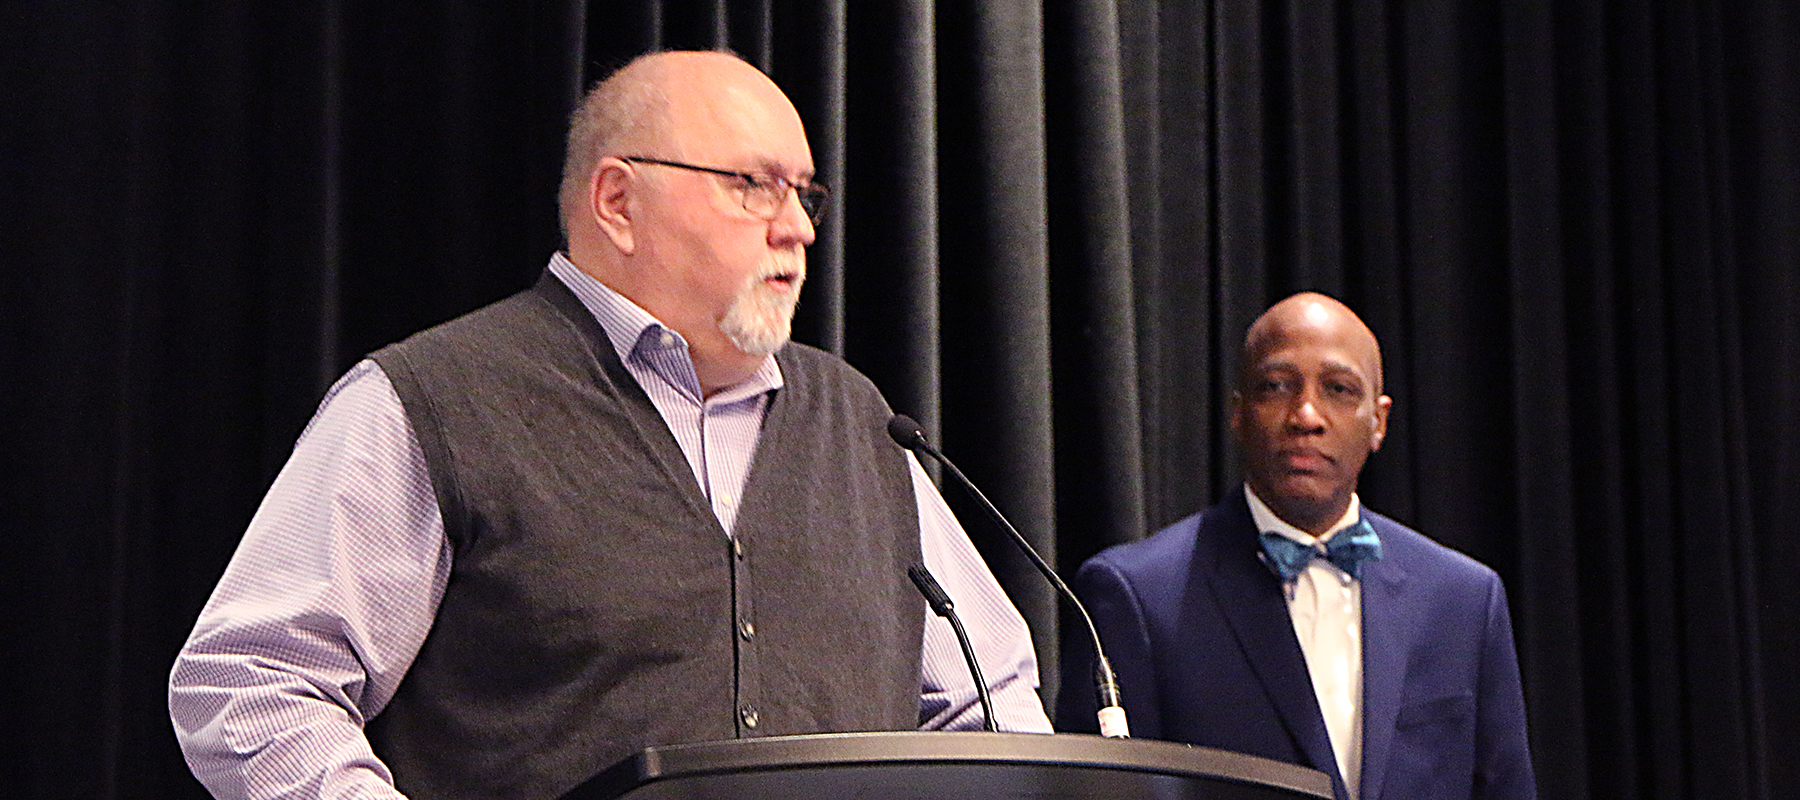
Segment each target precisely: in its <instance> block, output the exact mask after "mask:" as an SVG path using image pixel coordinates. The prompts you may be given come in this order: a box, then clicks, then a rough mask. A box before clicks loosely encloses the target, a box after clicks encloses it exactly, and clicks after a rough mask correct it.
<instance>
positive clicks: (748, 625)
mask: <svg viewBox="0 0 1800 800" xmlns="http://www.w3.org/2000/svg"><path fill="white" fill-rule="evenodd" d="M738 635H739V636H742V637H744V641H746V642H748V641H750V640H751V639H754V638H756V623H754V622H751V621H750V620H747V619H745V620H739V621H738Z"/></svg>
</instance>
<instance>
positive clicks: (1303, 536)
mask: <svg viewBox="0 0 1800 800" xmlns="http://www.w3.org/2000/svg"><path fill="white" fill-rule="evenodd" d="M1244 499H1245V500H1248V501H1249V502H1250V517H1251V518H1252V519H1254V520H1256V529H1257V530H1259V531H1264V532H1271V533H1279V534H1281V535H1282V536H1286V537H1287V538H1289V539H1293V540H1294V541H1296V542H1299V543H1301V544H1303V545H1306V546H1308V547H1311V546H1312V545H1314V544H1317V543H1319V542H1323V541H1325V540H1327V539H1330V538H1331V537H1332V536H1334V535H1336V534H1337V532H1338V531H1341V530H1343V529H1345V528H1348V527H1350V526H1352V525H1355V524H1356V522H1357V520H1360V519H1362V500H1361V499H1359V498H1358V497H1357V496H1356V493H1355V492H1351V493H1350V507H1349V508H1347V509H1344V516H1342V517H1340V518H1338V521H1337V524H1336V525H1333V526H1331V529H1330V530H1329V531H1326V532H1325V535H1324V536H1313V535H1312V534H1310V533H1307V532H1306V531H1303V530H1300V529H1299V528H1296V527H1294V526H1292V525H1289V524H1288V523H1287V522H1285V521H1283V520H1282V519H1281V518H1280V517H1278V516H1275V512H1274V511H1271V510H1269V506H1268V505H1267V504H1265V503H1264V502H1263V501H1262V498H1260V497H1257V496H1256V490H1254V489H1251V488H1250V483H1249V482H1248V481H1246V482H1245V483H1244Z"/></svg>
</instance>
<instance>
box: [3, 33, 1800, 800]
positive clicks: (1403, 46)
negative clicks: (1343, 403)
mask: <svg viewBox="0 0 1800 800" xmlns="http://www.w3.org/2000/svg"><path fill="white" fill-rule="evenodd" d="M1794 41H1800V10H1796V9H1795V8H1794V7H1793V5H1792V4H1791V3H1785V2H1782V0H1751V2H1747V3H1740V4H1730V5H1727V4H1724V3H1721V2H1718V0H1669V2H1663V3H1656V4H1620V3H1611V2H1605V0H1570V1H1569V2H1561V3H1554V4H1534V3H1509V2H1502V1H1501V0H1449V1H1448V2H1440V3H1430V4H1410V3H1399V2H1393V0H1347V1H1346V2H1338V3H1326V4H1318V3H1304V2H1295V1H1294V0H1272V1H1271V2H1263V3H1226V2H1216V1H1208V2H1177V1H1176V0H1069V1H1068V2H1057V3H1044V4H1041V5H1039V4H1029V3H1027V4H1021V3H1016V2H1008V1H1007V0H970V2H958V3H937V2H933V1H932V0H871V1H870V2H861V1H860V0H859V2H858V3H856V4H854V5H852V4H850V3H849V2H847V0H829V1H828V2H824V3H808V2H799V1H798V0H689V1H687V2H682V1H680V0H661V1H659V0H632V1H631V2H611V3H586V2H581V0H553V1H550V2H534V3H527V4H518V5H517V6H515V7H508V8H507V9H506V10H505V11H504V12H502V11H500V10H498V9H482V8H475V7H470V6H468V5H467V4H457V3H450V2H444V1H443V0H427V1H426V2H423V3H406V4H402V3H394V2H384V1H382V0H330V1H329V2H326V3H322V4H314V5H312V6H310V7H297V8H273V7H271V8H263V7H260V6H249V5H244V4H232V3H224V2H218V1H217V0H213V1H212V2H200V3H191V2H190V3H173V2H168V0H136V1H135V2H133V3H130V4H127V5H126V6H125V7H122V8H120V7H114V6H102V5H101V4H97V3H83V2H69V3H30V2H27V3H21V4H14V5H12V6H9V7H8V8H7V10H5V11H3V12H0V81H4V84H5V85H7V86H8V87H9V88H10V89H11V91H10V92H9V97H8V98H7V99H4V100H0V154H4V156H3V157H0V248H3V249H0V260H3V261H4V263H6V264H7V265H8V268H9V271H8V273H7V274H8V276H9V277H10V278H11V279H12V281H11V283H10V288H9V290H8V291H6V292H3V293H0V376H3V377H0V430H3V431H4V435H5V439H4V445H5V446H4V447H0V529H3V530H6V531H7V532H9V533H11V534H12V537H11V541H12V542H13V543H14V546H13V547H12V548H11V551H10V554H9V557H8V558H6V559H0V561H4V563H5V566H4V567H0V570H3V572H0V579H3V580H4V586H5V588H4V589H3V590H0V591H3V592H4V598H0V599H3V601H4V602H0V621H3V622H0V624H3V625H4V628H3V629H0V634H4V635H5V636H6V638H7V640H8V641H9V642H10V643H12V644H11V649H10V650H9V653H10V654H11V655H10V657H9V658H8V659H6V660H5V670H6V672H5V673H4V674H0V680H5V681H6V684H7V685H8V686H10V687H13V691H11V692H8V693H7V696H6V698H5V699H4V700H0V715H3V716H4V717H5V718H6V719H9V720H20V721H24V724H25V725H26V726H27V727H28V729H29V730H30V732H31V733H32V734H33V735H31V736H29V737H27V740H26V741H24V742H23V743H22V744H20V745H19V746H15V747H12V748H8V749H6V750H5V751H4V755H0V759H3V760H0V765H3V766H5V767H7V768H8V770H7V771H8V774H10V775H13V776H17V779H16V781H15V783H14V784H12V785H10V786H9V795H10V796H19V797H65V796H81V797H163V798H181V797H200V796H203V793H202V791H201V790H200V788H199V786H198V784H197V783H195V782H194V781H193V779H192V778H191V777H190V776H189V775H188V774H187V772H186V768H185V766H184V765H183V764H182V762H181V758H180V755H179V753H178V752H176V750H175V747H174V743H173V738H172V736H170V734H169V731H168V724H169V723H168V720H167V712H166V709H165V707H164V699H163V683H164V681H165V676H166V674H167V670H168V668H169V665H170V663H171V662H172V659H173V656H174V653H175V651H176V649H177V648H178V647H179V645H180V643H181V641H182V640H183V638H184V637H185V636H186V634H187V632H188V629H189V628H190V627H191V625H192V623H193V619H194V616H195V614H196V613H197V612H198V609H199V607H200V605H201V604H202V603H203V602H204V601H205V598H206V596H207V594H208V592H210V590H211V587H212V585H213V583H214V582H215V581H216V580H217V578H218V576H219V574H220V572H221V570H222V569H223V566H224V564H225V562H226V560H227V559H228V558H229V556H230V553H231V551H232V549H233V547H234V546H235V544H236V541H237V539H238V537H239V536H240V535H241V533H242V531H243V528H244V526H245V524H246V523H247V521H248V520H249V518H250V515H251V514H252V513H254V511H255V509H256V504H257V502H258V500H259V499H260V497H261V495H262V492H263V491H264V490H265V489H266V487H267V485H268V483H269V481H270V480H271V479H272V477H273V475H274V473H275V471H276V470H277V469H279V468H280V466H281V464H282V463H283V461H284V460H285V458H286V456H287V453H288V451H289V449H290V448H291V445H292V442H293V440H294V438H295V436H296V435H297V434H298V433H299V431H300V430H301V428H302V427H303V426H304V425H305V423H306V420H307V418H308V417H309V415H310V414H311V413H312V410H313V408H314V407H315V406H316V404H317V402H318V400H319V398H320V396H321V395H322V394H323V392H324V391H325V389H326V388H327V387H328V386H329V384H330V382H331V381H333V380H335V379H336V377H337V376H338V375H339V374H341V373H342V371H343V370H344V369H346V368H348V367H349V366H350V364H352V363H354V361H355V360H356V359H357V358H359V357H360V356H361V354H363V353H365V352H368V351H369V350H371V349H373V348H375V347H379V346H380V345H382V344H384V343H386V342H389V341H392V340H394V339H397V338H399V337H401V336H404V335H406V334H408V333H410V332H412V331H415V330H418V329H420V328H423V327H426V326H428V325H431V324H433V323H436V322H438V321H441V320H444V319H448V318H450V317H452V316H455V315H457V314H460V313H463V312H465V311H468V310H471V309H473V308H475V307H478V306H480V305H482V304H484V303H487V302H490V301H492V300H495V299H498V298H500V297H503V296H505V295H506V294H509V293H511V292H513V291H516V290H517V289H520V288H523V287H524V286H526V285H528V283H529V282H530V281H531V280H532V279H533V278H534V277H535V275H536V274H537V273H538V271H539V270H540V269H541V268H542V267H543V264H544V262H545V260H546V258H547V257H548V255H549V254H550V252H551V251H552V250H553V249H554V248H555V247H557V246H558V241H559V233H558V229H557V220H556V208H555V203H556V201H555V195H556V185H557V182H558V180H559V179H560V174H559V172H560V169H561V150H562V146H563V142H562V136H563V128H564V124H565V121H566V116H567V114H568V111H569V110H570V108H571V107H572V105H573V103H574V102H575V99H576V98H577V96H578V95H579V93H580V91H581V89H582V88H584V87H585V86H587V85H589V84H591V83H592V82H593V81H595V80H597V79H598V78H599V77H600V76H602V75H604V74H606V73H607V72H609V71H610V70H611V69H612V68H614V67H617V66H619V65H621V64H623V63H624V62H625V61H627V60H628V59H630V58H631V57H632V56H634V55H636V54H638V53H641V52H644V51H646V50H649V49H655V48H713V47H728V48H730V49H732V50H734V51H735V52H738V53H739V54H741V55H743V56H744V57H745V58H746V59H748V60H750V61H752V62H753V63H756V64H758V65H759V66H762V67H763V68H764V69H765V70H767V71H768V72H769V73H770V74H771V75H772V76H773V77H774V78H775V79H776V81H777V82H778V83H780V84H781V85H782V86H783V87H784V88H785V89H786V90H787V92H788V93H789V95H790V96H791V97H792V98H793V99H794V102H795V104H796V106H797V107H798V108H799V110H800V113H801V116H802V118H803V119H804V120H805V122H806V124H807V127H808V132H809V135H810V139H811V143H812V146H813V150H814V157H815V161H816V162H817V164H818V168H819V179H820V180H821V181H823V182H825V183H826V184H828V185H829V186H830V188H831V190H832V192H833V202H832V206H831V210H830V212H829V213H828V216H827V220H826V222H825V223H824V224H823V225H822V226H821V228H820V233H819V241H818V242H817V244H815V245H814V247H813V248H812V250H811V252H810V255H809V267H810V271H809V278H810V280H809V281H808V284H809V285H808V287H807V290H806V295H805V298H804V300H803V302H802V304H801V307H800V312H799V316H798V318H797V320H796V338H798V339H800V340H802V341H806V342H808V343H812V344H817V345H819V346H822V347H825V348H827V349H830V350H833V351H835V352H839V353H841V354H843V355H844V356H845V357H846V358H847V359H848V360H849V361H850V362H851V363H853V364H855V365H856V366H857V367H859V368H860V369H862V370H863V371H864V372H866V373H867V374H869V375H870V376H871V378H872V379H873V380H875V382H876V383H877V384H878V385H879V386H880V387H881V388H882V389H883V391H884V392H885V393H886V394H887V396H888V398H889V400H890V402H891V403H892V404H893V406H894V407H895V409H896V410H898V411H900V412H903V413H907V414H909V415H911V416H914V417H915V418H917V419H919V420H920V421H921V422H922V423H923V424H924V425H925V427H926V429H927V431H928V432H929V434H930V435H931V436H932V437H933V438H934V439H935V440H936V441H937V442H938V443H939V444H940V445H941V446H942V447H943V449H944V450H945V451H946V452H947V453H948V454H949V455H950V456H951V457H952V458H953V459H955V460H956V461H957V462H958V463H959V465H960V466H962V467H963V468H964V470H965V471H966V472H968V474H969V475H970V476H971V477H972V478H974V479H975V480H976V481H977V482H978V483H980V485H981V486H982V489H983V490H984V491H985V492H986V493H987V494H988V495H989V496H990V497H991V498H992V499H993V500H994V501H995V502H996V503H997V504H998V505H999V506H1000V507H1001V508H1002V509H1003V510H1004V511H1005V512H1006V513H1007V514H1008V516H1009V517H1011V519H1012V520H1013V521H1014V523H1016V524H1017V525H1018V527H1019V528H1020V529H1021V531H1022V532H1023V533H1024V534H1025V535H1026V536H1027V537H1028V538H1030V539H1031V540H1032V541H1033V543H1034V545H1035V546H1037V547H1038V548H1040V550H1041V551H1042V552H1043V553H1044V555H1045V557H1046V558H1048V559H1050V560H1051V561H1052V563H1054V564H1057V565H1058V566H1059V567H1060V568H1061V569H1063V570H1073V569H1074V568H1075V567H1076V566H1077V565H1078V564H1079V563H1080V562H1081V561H1082V560H1083V559H1084V558H1086V557H1087V556H1089V555H1091V554H1093V553H1094V552H1096V551H1098V550H1099V549H1101V548H1103V547H1106V546H1108V545H1111V544H1116V543H1119V542H1124V541H1130V540H1133V539H1137V538H1140V537H1142V536H1144V535H1146V534H1147V533H1148V532H1150V531H1151V530H1153V529H1155V528H1158V527H1160V526H1162V525H1165V524H1168V523H1170V522H1172V521H1174V520H1175V519H1177V518H1179V517H1181V516H1184V515H1186V514H1188V513H1191V512H1192V511H1195V510H1198V509H1199V508H1202V507H1204V506H1206V505H1208V504H1209V503H1211V502H1212V501H1213V500H1214V499H1215V498H1217V497H1219V496H1220V495H1221V493H1222V492H1224V491H1227V490H1229V489H1230V488H1231V487H1233V486H1235V484H1236V481H1237V480H1238V470H1237V467H1236V465H1235V456H1234V455H1233V454H1232V451H1231V448H1230V445H1229V440H1228V434H1227V430H1226V415H1227V413H1228V409H1229V402H1230V387H1231V383H1232V373H1231V370H1232V368H1233V367H1234V365H1235V362H1236V356H1237V348H1238V345H1239V342H1240V341H1241V337H1242V334H1243V331H1244V329H1245V327H1246V326H1247V325H1248V324H1249V323H1250V321H1251V320H1252V319H1254V318H1255V317H1256V316H1257V315H1258V314H1259V313H1260V312H1261V310H1262V309H1263V308H1264V307H1265V306H1266V305H1267V304H1268V303H1270V302H1272V301H1274V300H1275V299H1278V298H1279V297H1281V296H1284V295H1286V294H1288V293H1290V292H1293V291H1297V290H1300V289H1317V290H1322V291H1326V292H1329V293H1332V294H1334V295H1336V296H1338V297H1340V298H1342V299H1344V300H1345V301H1346V302H1348V303H1349V304H1350V305H1351V306H1352V307H1353V308H1355V309H1356V310H1357V311H1358V312H1359V313H1361V314H1362V316H1363V317H1364V318H1365V319H1366V320H1367V321H1368V322H1369V323H1370V325H1371V327H1373V328H1374V330H1375V331H1376V333H1377V334H1378V336H1380V338H1381V342H1382V345H1383V353H1384V356H1385V365H1386V388H1387V391H1388V393H1389V394H1390V395H1392V396H1393V397H1394V398H1395V409H1394V413H1393V417H1392V420H1391V430H1390V435H1389V437H1388V439H1387V442H1386V444H1385V446H1384V447H1383V449H1382V451H1381V452H1380V453H1379V454H1377V455H1376V456H1374V457H1373V458H1372V459H1371V461H1370V464H1369V468H1368V471H1367V472H1366V473H1365V475H1364V480H1363V483H1362V486H1361V489H1360V491H1361V495H1362V497H1363V499H1364V500H1365V501H1366V502H1367V503H1368V504H1369V505H1370V506H1372V507H1374V508H1377V509H1379V510H1382V511H1384V512H1386V513H1389V514H1391V515H1393V516H1395V517H1397V518H1399V519H1401V520H1402V521H1405V522H1408V523H1410V524H1413V525H1415V526H1417V527H1419V528H1420V529H1421V530H1423V531H1425V532H1426V533H1428V534H1430V535H1432V536H1434V537H1436V538H1438V539H1439V540H1440V541H1443V542H1445V543H1446V544H1449V545H1451V546H1453V547H1456V548H1458V549H1460V550H1463V551H1465V552H1467V553H1469V554H1471V555H1473V556H1475V557H1477V558H1480V559H1481V560H1483V561H1485V562H1486V563H1488V564H1490V565H1492V566H1493V567H1495V568H1496V569H1497V570H1498V571H1499V572H1500V573H1501V574H1502V576H1503V577H1504V578H1505V579H1506V581H1507V586H1508V589H1509V592H1510V596H1511V603H1512V610H1513V615H1514V622H1515V633H1516V636H1517V638H1518V644H1519V651H1520V655H1521V662H1522V664H1521V665H1522V668H1523V672H1524V678H1525V685H1526V687H1525V688H1526V695H1527V702H1528V706H1529V711H1530V715H1531V722H1532V741H1533V751H1534V757H1535V760H1536V766H1537V769H1538V774H1539V783H1540V791H1541V794H1542V795H1543V796H1544V797H1546V798H1584V797H1608V798H1610V797H1633V798H1639V797H1641V798H1681V797H1690V796H1720V797H1745V798H1770V799H1773V798H1779V797H1787V796H1794V795H1796V794H1800V767H1796V766H1794V765H1793V764H1791V763H1790V761H1789V760H1788V759H1785V758H1782V757H1781V752H1780V747H1781V745H1782V744H1783V743H1786V742H1789V741H1794V740H1795V739H1796V738H1797V737H1800V701H1796V700H1795V698H1796V697H1797V696H1800V678H1796V676H1800V644H1796V642H1795V641H1794V639H1793V637H1792V636H1791V635H1789V634H1788V628H1789V627H1790V623H1789V621H1790V620H1791V619H1794V618H1795V617H1796V615H1797V614H1800V590H1797V589H1796V588H1795V584H1794V581H1793V579H1792V574H1793V573H1794V571H1795V570H1796V569H1800V556H1797V555H1795V554H1796V553H1797V552H1800V551H1796V549H1795V548H1793V547H1791V546H1789V545H1788V541H1789V540H1790V539H1791V538H1792V533H1793V531H1795V530H1800V499H1796V498H1800V491H1796V487H1800V445H1797V444H1796V442H1800V366H1796V365H1800V182H1797V181H1796V180H1794V177H1795V176H1796V175H1800V51H1797V50H1796V49H1795V48H1794V47H1793V46H1792V43H1793V42H1794ZM945 495H946V497H948V498H949V499H950V500H951V502H952V505H953V507H954V508H955V509H956V510H957V511H958V513H959V516H960V517H961V518H962V519H963V520H964V522H965V524H966V525H967V526H968V528H969V529H970V532H971V535H972V537H973V538H974V539H975V541H976V543H977V545H978V547H979V548H980V549H981V550H982V552H983V553H984V555H986V556H987V557H988V559H989V563H990V564H991V565H992V567H993V569H994V571H995V572H996V574H997V575H998V576H999V578H1000V580H1001V582H1002V584H1003V585H1004V586H1005V587H1006V589H1007V591H1008V592H1009V593H1010V594H1011V596H1012V597H1013V598H1014V600H1015V602H1016V603H1017V604H1018V605H1019V606H1020V608H1021V609H1022V610H1023V611H1024V613H1025V614H1026V616H1027V618H1028V619H1029V621H1030V622H1031V623H1032V627H1033V633H1034V636H1035V637H1036V644H1037V646H1038V650H1039V654H1040V658H1041V662H1042V667H1043V670H1044V675H1043V677H1044V679H1045V686H1044V694H1045V696H1046V699H1050V700H1053V699H1054V695H1055V694H1056V693H1057V692H1059V691H1061V690H1063V689H1064V688H1065V687H1059V686H1057V685H1056V680H1055V676H1056V674H1057V670H1056V664H1057V660H1058V657H1059V653H1060V652H1061V651H1062V648H1064V647H1083V646H1085V644H1083V642H1082V638H1083V637H1084V636H1085V634H1084V633H1083V632H1080V631H1075V630H1072V629H1071V628H1070V626H1069V625H1067V624H1065V623H1067V622H1070V621H1071V620H1069V619H1068V618H1067V617H1066V611H1065V610H1064V609H1062V608H1061V607H1060V605H1059V602H1058V600H1057V598H1056V597H1055V596H1054V595H1053V594H1052V592H1051V590H1050V589H1049V588H1048V587H1047V586H1045V585H1044V583H1043V582H1042V581H1041V579H1040V578H1039V577H1038V576H1037V575H1036V574H1035V571H1034V570H1033V569H1032V568H1031V567H1030V566H1029V564H1027V563H1026V561H1025V560H1024V559H1023V558H1021V557H1020V556H1019V555H1018V554H1017V553H1016V552H1015V549H1014V547H1013V545H1012V544H1011V543H1010V542H1009V541H1008V540H1007V539H1005V538H1004V536H1003V535H1001V534H999V533H998V532H997V531H995V530H993V529H992V528H991V527H990V526H989V525H988V523H987V521H986V520H985V518H984V517H983V515H982V514H981V513H980V512H979V511H977V510H976V509H975V507H974V506H973V505H972V504H971V503H970V502H968V498H967V497H966V496H965V494H964V493H963V492H962V490H961V489H959V488H955V487H949V486H946V487H945ZM1066 688H1068V689H1069V690H1074V691H1084V690H1086V689H1085V687H1066ZM1127 701H1128V702H1129V698H1127Z"/></svg>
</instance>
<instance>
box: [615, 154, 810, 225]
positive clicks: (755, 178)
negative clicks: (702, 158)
mask: <svg viewBox="0 0 1800 800" xmlns="http://www.w3.org/2000/svg"><path fill="white" fill-rule="evenodd" d="M619 160H620V161H624V162H626V163H628V164H655V165H657V166H660V167H674V168H676V169H685V170H692V171H694V172H705V173H708V174H712V175H722V176H724V177H727V178H736V179H738V180H740V181H743V182H744V184H745V186H744V198H743V200H742V204H743V206H744V210H745V211H749V212H750V213H751V214H754V215H756V216H757V217H758V218H761V219H764V220H768V221H770V222H773V221H775V218H776V217H778V216H781V207H782V206H783V205H785V204H786V203H787V194H788V193H787V192H785V191H784V192H782V193H781V197H780V198H779V199H778V200H776V201H775V206H774V208H773V209H771V210H770V212H769V213H768V214H760V213H757V212H756V211H755V210H754V209H752V208H750V193H751V192H753V191H758V190H760V189H761V188H762V187H763V186H765V185H768V184H770V183H773V184H775V185H776V186H785V187H787V188H789V189H792V190H793V192H794V196H795V197H796V198H798V199H799V200H800V209H801V210H802V211H805V212H806V218H807V219H809V220H811V221H812V224H814V225H817V224H819V223H820V222H821V221H823V220H824V218H825V203H826V201H827V200H829V199H831V191H830V190H829V189H826V188H825V185H824V184H822V183H814V182H812V181H807V182H806V183H803V184H802V183H794V182H793V181H790V180H788V179H787V178H783V177H781V176H780V175H770V174H768V173H756V172H738V171H737V170H730V169H719V168H718V167H703V166H700V165H699V164H687V163H683V162H680V161H670V160H668V159H666V158H650V157H649V156H619Z"/></svg>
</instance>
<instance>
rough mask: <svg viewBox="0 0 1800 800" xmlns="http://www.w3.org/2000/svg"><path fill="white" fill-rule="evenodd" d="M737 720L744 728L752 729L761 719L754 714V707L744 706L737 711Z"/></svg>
mask: <svg viewBox="0 0 1800 800" xmlns="http://www.w3.org/2000/svg"><path fill="white" fill-rule="evenodd" d="M738 718H739V719H741V720H743V721H744V727H746V728H754V727H756V723H757V722H758V721H759V720H760V719H761V718H760V717H758V716H757V714H756V706H744V707H743V708H740V709H738Z"/></svg>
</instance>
